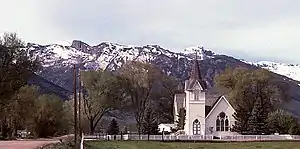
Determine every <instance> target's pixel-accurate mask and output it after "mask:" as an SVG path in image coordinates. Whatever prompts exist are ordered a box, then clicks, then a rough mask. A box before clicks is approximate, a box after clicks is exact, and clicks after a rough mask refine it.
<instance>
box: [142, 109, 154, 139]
mask: <svg viewBox="0 0 300 149" xmlns="http://www.w3.org/2000/svg"><path fill="white" fill-rule="evenodd" d="M145 114H146V115H145V118H144V121H143V123H142V132H143V134H148V135H155V134H157V133H158V123H157V118H156V116H155V112H154V111H153V109H150V108H147V109H146V113H145Z"/></svg>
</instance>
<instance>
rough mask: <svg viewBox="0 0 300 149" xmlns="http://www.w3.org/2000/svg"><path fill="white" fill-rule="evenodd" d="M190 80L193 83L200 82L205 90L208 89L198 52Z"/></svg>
mask: <svg viewBox="0 0 300 149" xmlns="http://www.w3.org/2000/svg"><path fill="white" fill-rule="evenodd" d="M190 80H191V81H198V82H199V83H200V85H201V86H202V88H203V89H207V85H206V82H205V81H204V80H203V78H202V76H201V72H200V65H199V63H198V55H197V51H196V54H195V59H194V64H193V67H192V71H191V74H190Z"/></svg>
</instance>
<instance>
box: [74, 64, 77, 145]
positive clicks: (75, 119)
mask: <svg viewBox="0 0 300 149" xmlns="http://www.w3.org/2000/svg"><path fill="white" fill-rule="evenodd" d="M76 80H77V74H76V64H74V139H75V140H74V141H75V148H76V149H77V148H78V144H77V141H78V139H77V129H78V127H77V104H78V103H77V92H76V90H77V88H76V83H77V81H76Z"/></svg>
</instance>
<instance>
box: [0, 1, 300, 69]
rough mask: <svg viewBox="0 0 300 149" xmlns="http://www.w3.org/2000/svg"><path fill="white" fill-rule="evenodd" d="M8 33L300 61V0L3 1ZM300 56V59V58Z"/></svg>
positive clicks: (29, 38)
mask: <svg viewBox="0 0 300 149" xmlns="http://www.w3.org/2000/svg"><path fill="white" fill-rule="evenodd" d="M0 4H1V6H2V7H1V9H0V17H1V23H0V33H3V32H16V33H17V34H18V35H19V36H20V37H21V38H22V39H23V40H24V41H26V42H34V43H38V44H53V43H60V42H62V41H72V40H73V39H78V40H82V41H84V42H86V43H88V44H90V45H96V44H99V43H100V42H103V41H109V42H113V43H119V44H124V45H147V44H158V45H160V46H162V47H164V48H166V49H169V50H171V51H175V52H179V51H182V50H183V49H185V48H187V47H191V46H204V48H207V49H210V50H212V51H214V52H216V53H220V54H226V55H232V56H234V57H237V58H243V59H246V60H249V61H254V62H255V61H260V60H269V61H275V62H283V63H297V64H300V49H298V47H300V42H298V40H300V9H299V6H300V1H299V0H84V1H83V0H0ZM298 57H299V58H298Z"/></svg>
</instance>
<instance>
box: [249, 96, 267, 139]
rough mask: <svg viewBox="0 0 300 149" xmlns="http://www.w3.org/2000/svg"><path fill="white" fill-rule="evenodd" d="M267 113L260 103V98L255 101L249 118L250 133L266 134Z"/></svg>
mask: <svg viewBox="0 0 300 149" xmlns="http://www.w3.org/2000/svg"><path fill="white" fill-rule="evenodd" d="M267 114H268V113H266V112H265V111H264V109H263V106H262V104H261V100H257V101H256V102H255V105H254V108H253V110H252V113H251V117H250V118H249V122H248V123H249V127H248V132H249V133H250V134H254V135H256V134H266V133H267V132H268V131H267V126H266V125H267V122H266V120H267Z"/></svg>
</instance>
